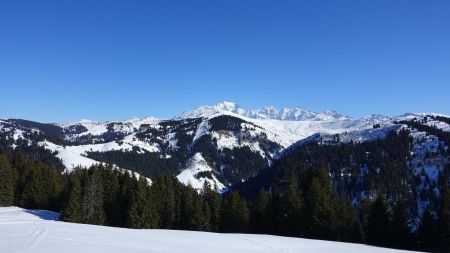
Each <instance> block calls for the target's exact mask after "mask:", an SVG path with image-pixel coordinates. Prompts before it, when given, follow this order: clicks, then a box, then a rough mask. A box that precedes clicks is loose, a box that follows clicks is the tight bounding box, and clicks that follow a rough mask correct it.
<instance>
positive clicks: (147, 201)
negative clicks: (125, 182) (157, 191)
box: [128, 177, 159, 228]
mask: <svg viewBox="0 0 450 253" xmlns="http://www.w3.org/2000/svg"><path fill="white" fill-rule="evenodd" d="M156 217H157V214H156V211H155V208H154V207H153V206H152V198H151V195H150V190H149V186H148V184H147V181H146V180H145V179H144V177H140V178H139V180H138V182H137V184H136V188H135V190H134V192H133V196H132V202H131V206H130V210H129V211H128V224H129V226H130V227H131V228H158V227H159V226H158V225H159V224H158V222H157V218H156Z"/></svg>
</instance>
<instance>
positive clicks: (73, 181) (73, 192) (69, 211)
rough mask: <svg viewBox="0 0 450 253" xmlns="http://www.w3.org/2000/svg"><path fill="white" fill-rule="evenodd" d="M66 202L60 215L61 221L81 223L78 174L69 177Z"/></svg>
mask: <svg viewBox="0 0 450 253" xmlns="http://www.w3.org/2000/svg"><path fill="white" fill-rule="evenodd" d="M68 196H69V197H68V200H67V201H66V203H65V205H64V207H63V211H62V213H61V220H63V221H67V222H74V223H80V222H81V182H80V175H79V173H73V174H72V175H71V176H70V189H69V193H68Z"/></svg>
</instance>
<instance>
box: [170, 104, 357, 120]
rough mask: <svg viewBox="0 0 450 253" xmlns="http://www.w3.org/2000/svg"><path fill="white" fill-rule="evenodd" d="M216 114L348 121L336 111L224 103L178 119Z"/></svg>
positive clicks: (193, 111)
mask: <svg viewBox="0 0 450 253" xmlns="http://www.w3.org/2000/svg"><path fill="white" fill-rule="evenodd" d="M218 113H235V114H238V115H241V116H245V117H249V118H254V119H275V120H291V121H307V120H309V121H330V120H348V119H351V118H350V117H349V116H348V115H346V114H343V113H339V112H336V111H331V110H328V111H325V112H320V113H317V112H313V111H310V110H307V109H304V108H302V107H300V106H297V107H295V108H283V109H281V110H279V109H277V108H276V107H274V106H272V105H268V106H264V107H263V108H260V109H252V110H247V109H244V108H242V107H241V106H239V105H238V104H236V103H233V102H228V101H224V102H222V103H219V104H216V105H212V106H210V105H204V106H200V107H198V108H197V109H195V110H190V111H185V112H183V113H182V114H181V115H180V116H179V117H178V118H182V119H183V118H197V117H208V116H211V115H214V114H218Z"/></svg>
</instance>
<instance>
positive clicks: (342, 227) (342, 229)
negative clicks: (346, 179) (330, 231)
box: [333, 197, 362, 242]
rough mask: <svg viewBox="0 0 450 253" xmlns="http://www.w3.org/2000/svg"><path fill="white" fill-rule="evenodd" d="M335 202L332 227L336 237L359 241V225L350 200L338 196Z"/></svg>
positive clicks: (339, 239) (343, 239)
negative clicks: (334, 215)
mask: <svg viewBox="0 0 450 253" xmlns="http://www.w3.org/2000/svg"><path fill="white" fill-rule="evenodd" d="M335 202H336V218H335V220H334V225H333V227H334V229H335V230H336V236H337V238H336V239H337V240H338V241H345V242H359V241H361V237H362V231H361V226H360V224H359V222H358V219H357V218H356V214H355V209H354V208H353V206H352V204H351V202H350V200H349V199H348V198H346V197H338V198H337V199H336V200H335Z"/></svg>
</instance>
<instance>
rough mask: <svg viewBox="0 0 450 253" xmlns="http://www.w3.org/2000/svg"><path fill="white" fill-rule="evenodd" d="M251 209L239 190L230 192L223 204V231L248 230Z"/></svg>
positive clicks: (240, 231) (241, 231)
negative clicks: (249, 209)
mask: <svg viewBox="0 0 450 253" xmlns="http://www.w3.org/2000/svg"><path fill="white" fill-rule="evenodd" d="M248 222H249V211H248V208H247V204H246V202H245V201H244V200H243V199H241V197H240V196H239V194H238V193H237V192H230V193H229V195H228V196H227V197H225V200H224V203H223V206H222V225H221V230H222V231H223V232H239V233H243V232H246V231H247V229H248Z"/></svg>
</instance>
